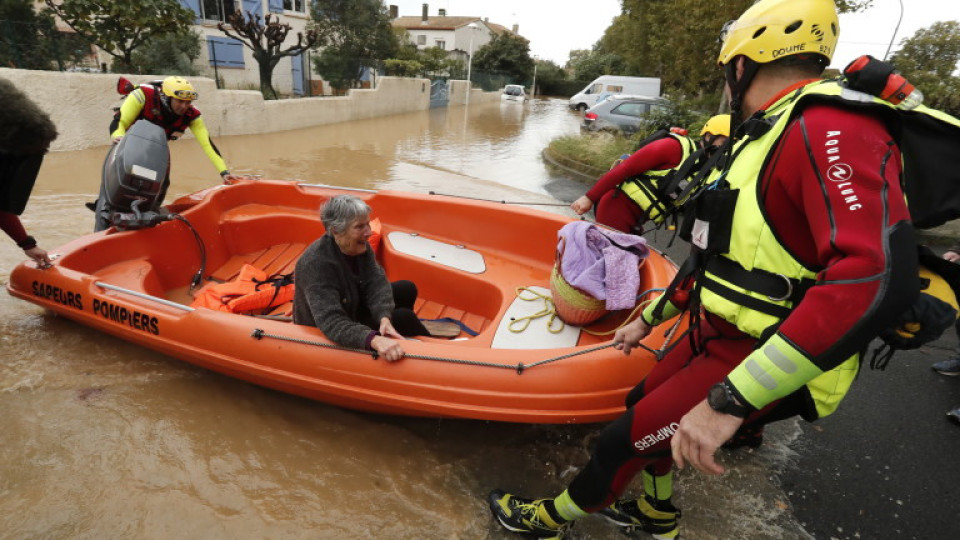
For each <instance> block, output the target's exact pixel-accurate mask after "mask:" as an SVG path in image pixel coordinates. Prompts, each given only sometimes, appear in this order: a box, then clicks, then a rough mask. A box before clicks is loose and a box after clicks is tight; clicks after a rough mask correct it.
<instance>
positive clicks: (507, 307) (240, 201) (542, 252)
mask: <svg viewBox="0 0 960 540" xmlns="http://www.w3.org/2000/svg"><path fill="white" fill-rule="evenodd" d="M340 193H352V194H355V195H357V196H359V197H360V198H362V199H364V200H365V201H366V202H367V203H368V204H369V205H370V206H371V207H372V208H373V217H375V218H378V219H379V221H380V223H381V238H380V241H379V246H378V248H377V253H378V258H379V260H380V262H381V264H382V265H383V267H384V268H385V270H386V273H387V277H388V278H390V279H391V280H398V279H409V280H412V281H414V282H415V283H416V284H417V287H418V289H419V291H420V298H419V299H418V301H417V305H416V310H417V313H418V315H419V316H420V318H422V319H443V318H450V319H453V320H456V321H460V322H461V323H462V324H463V325H464V326H466V327H467V328H469V329H472V330H474V331H475V332H476V333H477V334H476V335H475V336H472V335H469V334H468V333H466V332H464V333H461V334H460V336H459V337H456V338H453V339H439V338H430V337H427V338H422V339H420V338H417V339H411V340H408V341H405V342H404V349H405V351H406V353H407V356H406V358H404V359H403V360H401V361H399V362H395V363H387V362H384V361H382V360H377V359H375V358H374V357H373V356H372V353H371V352H368V351H356V350H348V349H344V348H341V347H339V346H337V345H335V344H334V343H332V342H330V341H329V340H328V339H327V338H326V337H325V336H324V335H323V333H322V332H320V331H319V330H318V329H316V328H312V327H304V326H298V325H294V324H292V323H291V322H289V316H288V315H289V314H290V313H291V305H290V303H289V302H285V300H286V299H287V298H289V297H288V296H286V297H283V296H281V297H280V298H281V299H282V300H284V303H281V304H280V305H278V306H276V307H273V308H268V309H266V310H261V309H258V310H256V312H255V314H252V315H251V314H237V313H232V312H230V311H229V310H219V309H209V308H203V307H193V306H192V304H194V300H195V298H197V297H198V296H200V295H202V294H203V290H204V289H207V288H209V287H215V286H218V285H220V284H223V283H224V282H230V281H233V280H235V278H237V276H238V274H240V273H241V270H244V269H246V270H245V273H249V272H251V271H259V272H262V274H260V275H261V276H262V275H268V276H271V275H281V274H284V273H289V272H292V271H293V267H294V265H295V263H296V261H297V258H298V257H299V255H300V253H301V252H302V251H303V250H304V249H305V248H306V247H307V246H308V245H309V244H310V243H311V242H313V241H314V240H315V239H317V238H318V237H320V235H322V234H323V226H322V224H321V223H320V220H319V216H318V212H317V210H318V208H319V207H320V205H321V203H322V202H323V201H325V200H326V199H328V198H329V197H332V196H334V195H337V194H340ZM167 208H168V209H169V210H170V211H171V212H174V213H176V214H177V215H179V216H181V218H180V219H174V220H171V221H166V222H163V223H160V224H159V225H157V226H155V227H151V228H144V229H139V230H131V231H118V230H116V229H114V228H110V229H107V230H105V231H102V232H99V233H94V234H90V235H87V236H84V237H81V238H78V239H77V240H74V241H72V242H70V243H68V244H66V245H64V246H62V247H60V248H59V249H55V250H52V253H53V254H55V255H57V256H58V258H57V259H56V260H55V263H54V265H53V267H51V268H48V269H38V268H37V267H36V265H35V264H34V263H33V262H32V261H28V262H24V263H22V264H20V265H19V266H17V267H16V268H15V269H14V271H13V272H12V274H11V276H10V281H9V283H8V285H7V288H8V291H9V292H10V294H12V295H14V296H16V297H18V298H21V299H23V300H26V301H29V302H33V303H35V304H38V305H41V306H43V307H45V308H47V309H49V310H52V311H55V312H57V313H59V314H61V315H63V316H65V317H67V318H70V319H72V320H74V321H76V322H78V323H80V324H84V325H87V326H90V327H93V328H96V329H98V330H101V331H104V332H107V333H109V334H112V335H115V336H118V337H120V338H122V339H125V340H128V341H131V342H134V343H137V344H140V345H142V346H144V347H149V348H151V349H155V350H157V351H160V352H162V353H165V354H168V355H170V356H173V357H176V358H179V359H181V360H184V361H187V362H191V363H193V364H196V365H198V366H201V367H204V368H207V369H210V370H213V371H216V372H219V373H223V374H226V375H229V376H231V377H236V378H239V379H243V380H245V381H249V382H251V383H255V384H258V385H262V386H265V387H269V388H273V389H276V390H280V391H282V392H288V393H291V394H296V395H300V396H304V397H307V398H311V399H315V400H319V401H323V402H326V403H331V404H334V405H338V406H342V407H347V408H352V409H357V410H364V411H373V412H379V413H388V414H399V415H413V416H424V417H458V418H472V419H482V420H495V421H507V422H533V423H573V422H577V423H584V422H599V421H605V420H609V419H611V418H614V417H616V416H617V415H618V414H620V413H621V412H622V411H623V410H624V405H623V399H624V396H625V395H626V393H627V392H628V391H629V390H630V389H632V388H633V387H634V385H636V384H637V383H638V382H639V381H640V380H642V379H643V378H644V377H645V376H646V374H647V373H648V372H649V370H650V368H651V367H652V366H653V364H654V363H655V361H656V352H657V351H658V350H662V349H663V348H664V346H665V344H666V342H667V341H668V339H667V336H671V337H673V336H678V335H680V334H681V333H682V329H681V328H678V327H677V325H674V326H673V327H670V325H661V327H660V328H658V329H656V330H655V331H654V333H653V334H652V335H651V336H649V337H648V338H647V339H646V340H645V341H644V345H645V346H646V347H648V348H649V350H647V351H644V350H638V351H637V352H635V353H633V354H631V355H630V356H629V357H627V356H625V355H623V353H621V352H620V351H617V350H615V349H613V348H612V347H611V346H610V343H611V337H612V334H610V333H607V334H606V335H602V332H604V331H607V332H609V331H610V330H611V329H613V328H616V326H617V325H618V324H620V323H622V322H623V321H624V319H625V318H626V317H627V316H628V315H629V314H628V313H626V312H623V313H619V312H617V313H612V314H610V315H609V316H607V317H604V318H603V319H601V320H600V321H598V322H596V323H594V324H593V325H591V326H589V327H586V328H580V327H576V326H570V325H560V324H559V322H560V321H559V320H556V319H551V317H550V315H549V313H550V310H549V306H550V302H549V301H548V300H546V299H545V297H546V298H549V296H550V293H549V283H550V274H551V269H552V267H553V263H554V259H555V250H556V246H557V231H558V230H559V229H560V228H561V227H562V226H563V225H564V224H566V223H568V222H570V221H571V218H567V217H563V216H560V215H556V214H551V213H546V212H542V211H538V210H531V209H527V208H524V207H519V206H513V205H508V204H498V203H490V202H483V201H477V200H469V199H464V198H455V197H447V196H440V195H430V194H413V193H403V192H395V191H386V190H383V191H377V192H373V191H365V190H351V189H346V188H335V187H330V186H318V185H310V184H302V183H296V182H287V181H278V180H259V181H253V180H242V181H240V182H239V183H237V184H235V185H232V186H218V187H215V188H211V189H207V190H204V191H201V192H198V193H195V194H192V195H189V196H186V197H182V198H180V199H178V200H176V201H174V202H173V203H172V204H170V205H169V206H168V207H167ZM251 267H252V269H253V270H251ZM675 272H676V267H675V265H674V264H673V263H672V262H671V261H669V260H668V259H667V258H665V257H664V256H663V255H662V254H660V253H659V252H657V251H655V250H653V251H651V255H650V257H649V258H648V259H647V261H646V263H645V264H643V265H642V266H641V275H642V280H641V290H642V291H648V290H651V291H653V290H657V289H662V288H663V287H666V285H667V284H668V283H669V281H670V279H671V278H672V277H673V275H674V274H675ZM201 277H202V280H201V279H198V278H201ZM195 281H199V283H198V284H197V286H195V287H191V283H192V282H195ZM518 292H519V294H518ZM650 294H655V293H653V292H651V293H650ZM260 305H261V306H262V304H260ZM538 315H542V316H538ZM561 326H562V328H561ZM597 334H601V335H597ZM674 339H675V338H674Z"/></svg>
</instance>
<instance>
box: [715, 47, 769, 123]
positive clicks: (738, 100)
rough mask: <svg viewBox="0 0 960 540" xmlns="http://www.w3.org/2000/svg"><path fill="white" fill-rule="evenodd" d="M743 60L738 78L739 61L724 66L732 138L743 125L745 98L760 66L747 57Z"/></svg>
mask: <svg viewBox="0 0 960 540" xmlns="http://www.w3.org/2000/svg"><path fill="white" fill-rule="evenodd" d="M738 58H743V73H741V74H740V76H739V77H737V61H736V59H734V60H733V61H731V62H728V63H727V64H726V65H724V66H723V71H724V76H725V77H726V79H727V87H728V88H730V136H731V137H734V136H735V134H736V132H737V129H738V128H739V127H740V124H742V123H743V120H744V118H743V96H744V94H746V93H747V89H748V88H749V87H750V83H752V82H753V78H754V77H755V76H756V75H757V70H759V69H760V64H759V63H757V62H755V61H753V60H751V59H750V58H748V57H746V56H739V57H738Z"/></svg>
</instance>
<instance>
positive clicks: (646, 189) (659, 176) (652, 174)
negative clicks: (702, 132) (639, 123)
mask: <svg viewBox="0 0 960 540" xmlns="http://www.w3.org/2000/svg"><path fill="white" fill-rule="evenodd" d="M668 135H669V136H670V137H673V138H674V139H676V141H677V142H679V143H680V150H681V152H682V155H681V157H680V161H679V162H678V163H677V166H676V167H673V168H671V169H661V170H655V171H647V172H645V173H643V174H641V175H639V176H635V177H633V178H630V179H628V180H625V181H624V182H623V183H622V184H620V191H622V192H624V193H625V194H626V195H627V196H628V197H630V198H631V199H633V201H634V202H635V203H637V204H638V205H639V206H640V208H642V209H643V211H644V212H646V214H647V219H650V220H652V221H653V222H654V223H660V222H661V221H663V216H662V215H661V214H662V212H661V211H660V208H661V207H662V206H666V205H670V206H673V205H674V204H675V203H674V201H673V200H667V201H656V203H654V201H653V200H652V199H651V196H653V194H654V193H656V191H657V189H658V188H659V186H660V183H661V182H663V181H664V179H665V178H666V177H667V176H668V175H670V174H671V173H673V172H674V171H675V170H677V168H679V167H680V165H682V164H683V162H684V161H686V160H687V158H688V157H690V154H691V153H692V152H693V151H694V149H695V148H696V144H695V143H694V142H693V140H691V139H690V137H685V136H683V135H678V134H676V133H668ZM679 202H680V203H682V202H683V201H679Z"/></svg>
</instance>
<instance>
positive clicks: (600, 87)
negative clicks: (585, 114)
mask: <svg viewBox="0 0 960 540" xmlns="http://www.w3.org/2000/svg"><path fill="white" fill-rule="evenodd" d="M614 94H637V95H642V96H650V97H657V96H659V95H660V79H659V78H657V77H626V76H623V75H601V76H599V77H597V78H596V80H594V81H593V82H592V83H590V84H588V85H587V87H586V88H584V89H583V90H581V91H580V92H579V93H577V95H575V96H573V97H572V98H570V108H571V109H576V110H578V111H585V110H587V109H589V108H590V107H593V106H594V105H596V104H597V102H598V101H600V100H602V99H603V98H605V97H607V96H612V95H614Z"/></svg>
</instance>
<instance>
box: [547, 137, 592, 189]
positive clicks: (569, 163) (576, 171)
mask: <svg viewBox="0 0 960 540" xmlns="http://www.w3.org/2000/svg"><path fill="white" fill-rule="evenodd" d="M540 155H541V157H543V160H544V161H546V162H547V163H549V164H550V165H553V166H554V167H557V168H558V169H562V170H563V171H565V172H567V173H570V174H572V175H573V176H574V177H576V179H577V180H585V181H588V182H593V181H594V180H596V179H597V178H599V177H601V176H603V173H605V172H606V171H602V170H599V169H595V168H593V167H590V166H589V165H584V164H582V163H578V162H576V161H573V160H570V159H567V158H564V157H563V156H557V155H554V154H553V153H552V152H551V151H550V147H549V146H548V147H546V148H544V149H543V152H541V153H540Z"/></svg>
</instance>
